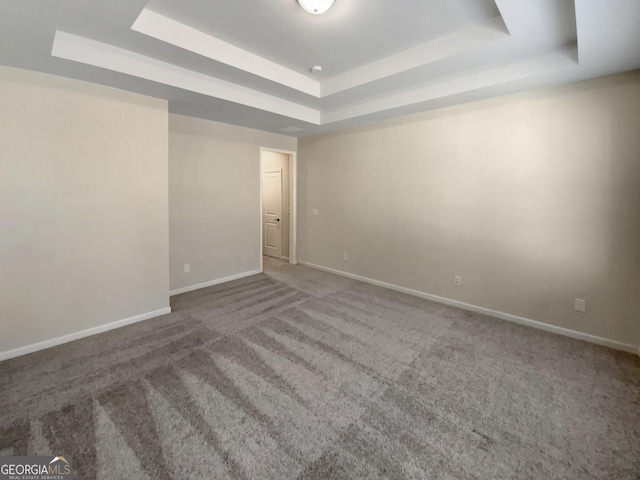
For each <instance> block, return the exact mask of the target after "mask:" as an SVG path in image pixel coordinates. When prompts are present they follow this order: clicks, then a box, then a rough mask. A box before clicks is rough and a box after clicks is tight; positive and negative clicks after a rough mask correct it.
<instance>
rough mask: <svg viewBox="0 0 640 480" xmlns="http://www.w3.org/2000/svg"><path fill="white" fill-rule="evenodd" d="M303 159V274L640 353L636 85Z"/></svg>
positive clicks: (488, 106) (449, 115) (320, 140)
mask: <svg viewBox="0 0 640 480" xmlns="http://www.w3.org/2000/svg"><path fill="white" fill-rule="evenodd" d="M298 150H299V151H298V158H299V175H298V181H299V190H298V191H299V198H298V200H299V204H298V208H299V210H298V211H299V219H298V222H299V223H298V225H299V231H298V248H299V259H300V260H301V261H305V262H310V263H313V264H317V265H321V266H325V267H329V268H334V269H338V270H342V271H346V272H350V273H354V274H358V275H362V276H365V277H369V278H372V279H377V280H380V281H384V282H389V283H392V284H395V285H398V286H402V287H407V288H411V289H415V290H418V291H422V292H426V293H429V294H434V295H439V296H442V297H447V298H449V299H453V300H457V301H461V302H466V303H469V304H474V305H477V306H481V307H485V308H489V309H493V310H497V311H501V312H505V313H509V314H514V315H518V316H522V317H526V318H529V319H533V320H538V321H541V322H546V323H550V324H554V325H558V326H562V327H566V328H569V329H572V330H577V331H581V332H586V333H589V334H593V335H597V336H600V337H604V338H606V339H611V340H615V341H619V342H623V343H626V344H634V345H638V344H640V282H639V280H638V279H639V278H640V73H639V72H632V73H628V74H623V75H618V76H612V77H606V78H600V79H595V80H591V81H588V82H583V83H578V84H572V85H566V86H561V87H556V88H550V89H545V90H538V91H533V92H528V93H524V94H518V95H512V96H507V97H501V98H496V99H490V100H485V101H481V102H476V103H472V104H466V105H461V106H456V107H452V108H447V109H442V110H437V111H432V112H427V113H422V114H418V115H413V116H408V117H404V118H401V119H396V120H392V121H388V122H385V123H380V124H376V125H372V126H367V127H360V128H354V129H349V130H344V131H340V132H335V133H329V134H324V135H318V136H312V137H305V138H302V139H300V141H299V145H298ZM313 208H317V209H318V210H319V215H318V216H317V217H312V216H311V209H313ZM342 252H348V254H349V260H348V262H344V261H343V260H342ZM454 275H461V276H462V280H463V285H462V286H460V287H456V286H454V284H453V276H454ZM574 297H579V298H584V299H586V300H587V312H586V313H585V314H581V313H577V312H574V310H573V299H574Z"/></svg>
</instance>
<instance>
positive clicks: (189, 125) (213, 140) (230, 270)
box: [169, 115, 297, 290]
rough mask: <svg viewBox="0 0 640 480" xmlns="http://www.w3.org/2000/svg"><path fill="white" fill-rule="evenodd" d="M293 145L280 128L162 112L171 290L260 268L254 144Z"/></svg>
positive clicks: (257, 155)
mask: <svg viewBox="0 0 640 480" xmlns="http://www.w3.org/2000/svg"><path fill="white" fill-rule="evenodd" d="M296 144H297V140H296V139H295V138H293V137H286V136H284V135H275V134H271V133H266V132H261V131H258V130H252V129H248V128H242V127H236V126H233V125H226V124H222V123H217V122H211V121H208V120H201V119H196V118H191V117H185V116H181V115H170V116H169V221H170V230H169V231H170V242H169V243H170V263H169V264H170V279H171V290H179V289H183V288H187V287H190V286H193V285H199V284H202V283H208V282H214V281H216V280H219V279H221V278H225V277H229V276H235V275H239V274H242V273H246V272H250V271H254V270H258V269H260V266H261V252H260V203H259V201H260V147H270V148H274V149H280V150H292V151H295V149H296ZM184 264H190V266H191V272H190V273H184V270H183V267H184Z"/></svg>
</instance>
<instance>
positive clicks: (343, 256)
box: [342, 252, 349, 262]
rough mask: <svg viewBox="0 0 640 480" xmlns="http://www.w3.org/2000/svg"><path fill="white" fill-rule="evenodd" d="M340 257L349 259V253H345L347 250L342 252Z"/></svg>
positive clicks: (345, 259)
mask: <svg viewBox="0 0 640 480" xmlns="http://www.w3.org/2000/svg"><path fill="white" fill-rule="evenodd" d="M342 259H343V260H344V261H345V262H346V261H347V260H349V255H347V252H342Z"/></svg>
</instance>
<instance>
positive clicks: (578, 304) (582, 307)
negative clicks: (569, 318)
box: [573, 298, 587, 313]
mask: <svg viewBox="0 0 640 480" xmlns="http://www.w3.org/2000/svg"><path fill="white" fill-rule="evenodd" d="M573 308H574V309H575V311H576V312H582V313H584V312H586V311H587V301H586V300H583V299H582V298H574V299H573Z"/></svg>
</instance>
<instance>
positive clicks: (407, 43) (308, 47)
mask: <svg viewBox="0 0 640 480" xmlns="http://www.w3.org/2000/svg"><path fill="white" fill-rule="evenodd" d="M146 8H148V9H149V10H152V11H154V12H157V13H160V14H161V15H164V16H166V17H169V18H172V19H173V20H176V21H178V22H180V23H183V24H185V25H189V26H191V27H193V28H195V29H197V30H200V31H202V32H204V33H207V34H209V35H211V36H214V37H216V38H218V39H220V40H223V41H225V42H228V43H230V44H233V45H235V46H236V47H239V48H242V49H244V50H247V51H249V52H252V53H254V54H256V55H259V56H261V57H264V58H266V59H268V60H271V61H273V62H276V63H278V64H280V65H283V66H285V67H287V68H289V69H292V70H295V71H297V72H299V73H304V74H307V75H309V76H311V75H312V74H311V72H310V69H311V67H312V66H313V65H322V67H323V73H322V75H324V76H328V77H332V76H335V75H339V74H341V73H344V72H346V71H349V70H352V69H354V68H357V67H360V66H362V65H365V64H368V63H370V62H373V61H375V60H379V59H382V58H385V57H388V56H390V55H393V54H395V53H398V52H401V51H404V50H406V49H408V48H411V47H414V46H416V45H419V44H421V43H425V42H427V41H430V40H433V39H435V38H438V37H441V36H443V35H446V34H449V33H452V32H455V31H457V30H459V29H462V28H465V27H467V26H469V25H472V24H475V23H479V22H482V21H484V20H487V19H490V18H493V17H495V16H498V15H499V11H498V8H497V7H496V5H495V2H494V1H493V0H446V1H443V0H420V1H416V0H393V1H390V0H364V1H363V0H336V1H335V3H334V6H333V7H332V8H331V9H330V10H329V11H328V12H327V13H325V14H324V15H310V14H308V13H306V12H305V11H304V10H302V8H300V6H299V5H298V3H297V2H296V0H269V1H255V0H233V1H230V0H181V1H179V2H176V1H175V0H150V2H149V3H148V4H147V7H146Z"/></svg>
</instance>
